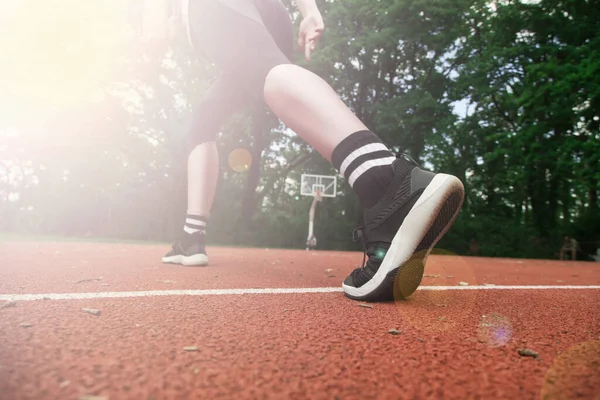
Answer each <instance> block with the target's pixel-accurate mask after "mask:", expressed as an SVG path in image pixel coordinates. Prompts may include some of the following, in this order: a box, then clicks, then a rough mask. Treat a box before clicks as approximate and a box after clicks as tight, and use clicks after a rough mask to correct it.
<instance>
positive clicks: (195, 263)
mask: <svg viewBox="0 0 600 400" xmlns="http://www.w3.org/2000/svg"><path fill="white" fill-rule="evenodd" d="M162 262H163V263H165V264H180V265H185V266H186V267H201V266H204V265H208V256H207V255H206V254H194V255H193V256H189V257H186V256H182V255H178V256H171V257H163V259H162Z"/></svg>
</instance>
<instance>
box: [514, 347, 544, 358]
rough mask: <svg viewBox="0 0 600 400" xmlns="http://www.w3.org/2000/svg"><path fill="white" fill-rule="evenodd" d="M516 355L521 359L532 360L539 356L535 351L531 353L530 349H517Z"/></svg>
mask: <svg viewBox="0 0 600 400" xmlns="http://www.w3.org/2000/svg"><path fill="white" fill-rule="evenodd" d="M517 353H519V355H520V356H523V357H533V358H538V357H539V354H538V352H537V351H533V350H531V349H518V350H517Z"/></svg>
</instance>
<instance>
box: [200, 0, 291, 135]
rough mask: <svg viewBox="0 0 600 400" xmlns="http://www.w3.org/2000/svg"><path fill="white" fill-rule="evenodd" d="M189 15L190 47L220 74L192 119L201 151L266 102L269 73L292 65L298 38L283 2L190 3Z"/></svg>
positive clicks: (217, 0)
mask: <svg viewBox="0 0 600 400" xmlns="http://www.w3.org/2000/svg"><path fill="white" fill-rule="evenodd" d="M189 14H190V33H191V41H192V45H193V46H194V48H195V49H196V51H198V52H200V53H202V54H203V55H204V56H205V57H207V58H208V59H210V60H211V61H212V62H214V64H215V65H216V66H217V67H218V69H219V70H220V72H221V75H220V77H219V78H218V79H217V81H216V82H215V83H214V84H213V86H212V87H211V88H210V89H209V90H208V92H207V94H206V96H205V98H204V100H203V101H202V102H201V103H200V104H199V105H198V107H197V108H196V110H195V113H194V118H193V126H192V132H191V135H190V139H192V142H193V144H196V145H197V144H200V143H203V142H207V141H211V140H214V139H215V138H216V135H217V133H218V131H219V129H220V128H221V126H222V125H223V124H224V122H225V121H226V120H227V118H228V117H229V116H230V115H232V114H233V113H235V112H237V111H240V110H241V109H243V107H244V106H246V105H247V104H248V103H249V102H251V101H252V100H254V99H262V98H263V88H264V82H265V78H266V76H267V74H268V73H269V71H270V70H271V69H273V68H274V67H276V66H277V65H281V64H290V63H291V61H290V59H291V56H292V52H293V48H294V33H293V27H292V22H291V20H290V16H289V14H288V12H287V10H286V8H285V6H284V5H283V4H282V3H281V2H280V1H279V0H190V12H189Z"/></svg>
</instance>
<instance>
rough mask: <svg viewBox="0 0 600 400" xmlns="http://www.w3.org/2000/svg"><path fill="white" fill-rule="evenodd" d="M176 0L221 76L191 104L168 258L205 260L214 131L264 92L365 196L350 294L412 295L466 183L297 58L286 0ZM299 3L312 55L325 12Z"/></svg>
mask: <svg viewBox="0 0 600 400" xmlns="http://www.w3.org/2000/svg"><path fill="white" fill-rule="evenodd" d="M180 1H181V8H180V10H181V12H180V13H179V14H180V17H181V21H182V24H183V26H184V30H185V32H187V36H188V39H189V41H190V43H191V45H192V47H193V48H194V49H195V50H196V51H197V52H198V53H202V54H204V55H205V56H206V57H208V58H209V59H211V60H212V61H213V62H214V64H215V65H216V66H217V67H218V68H219V69H220V71H221V76H220V77H219V78H218V79H217V81H216V82H215V83H214V85H213V86H212V87H211V88H210V89H209V90H208V92H207V93H206V96H205V98H204V99H203V100H202V101H201V102H200V103H199V104H198V105H197V106H196V108H195V112H194V116H193V127H192V129H191V132H190V134H189V139H190V140H189V142H190V155H189V159H188V207H187V216H186V219H185V224H184V227H183V230H184V232H183V233H182V236H181V238H179V240H177V242H176V243H175V244H174V245H173V249H172V250H171V251H170V252H169V253H167V254H166V255H165V256H164V258H163V262H165V263H175V264H183V265H206V264H208V256H207V254H206V250H205V231H206V227H207V223H208V220H209V216H210V211H211V208H212V204H213V200H214V196H215V190H216V185H217V177H218V172H219V158H218V153H217V142H216V139H217V134H218V132H219V130H220V128H221V127H222V125H223V124H224V123H225V122H226V121H227V119H228V118H229V117H230V116H231V115H232V114H233V113H235V112H238V111H240V110H242V109H243V108H244V107H245V106H246V105H247V104H248V103H250V102H252V101H253V100H256V99H261V100H264V101H266V104H267V105H268V106H269V108H270V109H271V110H272V111H273V112H274V113H275V114H276V115H277V116H278V117H279V118H280V119H281V120H282V121H283V122H284V123H285V124H286V125H287V126H288V127H289V128H290V129H292V130H294V131H295V132H296V133H297V134H298V135H299V136H300V137H301V138H303V139H304V140H306V141H307V142H308V143H309V144H310V145H311V146H312V147H313V148H314V149H315V150H316V151H318V152H319V153H320V154H321V155H322V156H323V157H324V158H326V159H327V160H328V161H330V162H331V163H332V164H333V166H334V167H335V168H336V169H337V170H338V171H339V173H340V174H341V175H343V176H344V178H345V179H346V181H347V182H348V184H349V185H350V186H351V187H352V189H353V190H354V192H355V193H356V195H357V196H358V198H359V201H360V203H361V206H362V208H363V214H364V226H362V227H360V228H357V229H356V230H355V231H354V234H353V237H354V239H355V240H356V241H362V243H363V246H364V252H365V260H366V258H367V257H368V260H367V262H366V263H365V262H364V260H363V266H362V267H361V268H357V269H356V270H354V271H353V272H352V273H351V274H350V275H349V276H348V277H347V278H346V279H345V280H344V282H343V285H342V286H343V289H344V293H345V294H346V295H347V296H348V297H350V298H353V299H357V300H376V299H381V298H391V297H392V296H393V295H395V296H396V297H402V298H404V297H407V296H409V295H411V294H412V293H413V292H414V291H415V290H416V289H417V287H418V286H419V284H420V282H421V279H422V276H423V269H424V261H425V255H426V254H428V252H429V250H431V249H432V248H433V246H434V245H435V244H436V243H437V242H438V241H439V240H440V239H441V237H442V236H443V235H444V234H445V233H446V231H447V230H448V229H449V228H450V226H451V225H452V223H453V222H454V220H455V218H456V216H457V215H458V213H459V211H460V209H461V207H462V203H463V199H464V187H463V184H462V182H461V181H460V180H459V179H458V178H456V177H454V176H451V175H446V174H434V173H432V172H428V171H425V170H423V169H421V168H419V166H418V165H417V164H416V163H415V162H414V161H412V159H410V157H408V156H406V155H404V154H399V155H395V154H394V153H393V152H392V151H391V150H390V149H389V148H388V147H387V146H386V145H385V144H383V142H382V141H381V139H380V138H379V137H378V136H377V135H376V134H375V133H373V132H371V131H370V130H369V129H368V128H367V127H366V126H365V125H364V124H363V123H362V122H361V121H360V120H359V119H358V118H357V117H356V116H355V115H354V114H353V113H352V111H351V110H350V109H349V108H348V107H347V106H346V105H345V104H344V102H343V101H342V100H341V99H340V97H339V96H338V95H337V94H336V93H335V91H334V90H333V89H332V88H331V87H330V86H329V85H328V84H327V83H326V82H325V81H324V80H323V79H321V78H320V77H319V76H317V75H315V74H314V73H312V72H310V71H308V70H307V69H304V68H302V67H299V66H296V65H293V64H292V62H291V61H290V60H291V59H292V54H293V47H294V46H293V40H294V35H293V26H292V22H291V20H290V16H289V14H288V12H287V10H286V8H285V6H284V5H283V4H282V3H281V2H280V1H278V0H202V1H200V0H180ZM296 3H297V5H298V8H299V9H300V12H301V14H302V17H303V20H302V22H301V24H300V32H299V35H298V46H299V48H300V49H301V50H302V52H303V53H304V56H305V58H306V60H307V61H310V58H311V54H312V52H313V50H314V49H315V46H316V45H317V43H318V41H319V39H320V37H321V35H322V34H323V30H324V23H323V18H322V16H321V13H320V11H319V9H318V8H317V5H316V2H315V0H297V1H296ZM365 4H366V3H365ZM146 5H147V7H148V9H149V14H148V15H152V11H156V10H157V7H158V11H159V12H158V13H160V11H163V12H165V13H166V10H167V8H168V7H167V0H146ZM155 15H156V14H155ZM165 18H167V19H168V15H166V16H165ZM175 19H176V17H175ZM171 21H173V19H171ZM169 25H172V24H169V23H165V24H163V25H162V27H159V29H164V30H165V31H166V27H167V26H169ZM392 40H393V39H392ZM198 73H199V74H202V73H204V71H198ZM254 162H260V160H254ZM415 253H418V255H414V254H415ZM413 255H414V258H413ZM411 259H412V260H411ZM307 262H308V261H307ZM396 278H397V279H396ZM395 280H396V281H397V285H396V286H395V284H394V282H395ZM394 288H396V290H394Z"/></svg>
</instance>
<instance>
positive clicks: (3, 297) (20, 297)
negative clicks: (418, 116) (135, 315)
mask: <svg viewBox="0 0 600 400" xmlns="http://www.w3.org/2000/svg"><path fill="white" fill-rule="evenodd" d="M578 289H585V290H597V289H600V286H568V285H564V286H421V287H419V289H418V290H430V291H443V290H578ZM341 291H342V288H341V287H320V288H272V289H268V288H267V289H205V290H150V291H143V292H98V293H40V294H0V301H8V300H14V301H31V300H78V299H115V298H127V297H159V296H219V295H242V294H302V293H337V292H341Z"/></svg>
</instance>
